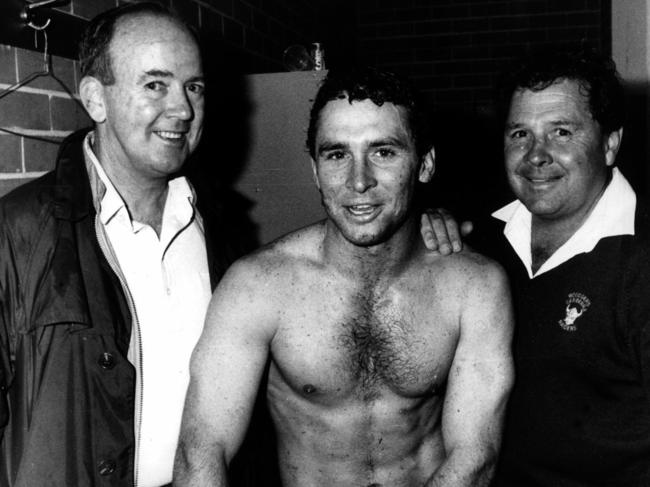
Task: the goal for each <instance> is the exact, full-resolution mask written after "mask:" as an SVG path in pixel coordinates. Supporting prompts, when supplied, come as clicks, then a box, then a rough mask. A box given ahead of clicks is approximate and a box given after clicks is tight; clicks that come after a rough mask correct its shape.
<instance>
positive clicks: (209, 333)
mask: <svg viewBox="0 0 650 487" xmlns="http://www.w3.org/2000/svg"><path fill="white" fill-rule="evenodd" d="M261 274H262V272H261V271H260V270H259V268H258V266H256V265H255V264H250V263H248V262H244V263H242V262H238V263H236V264H235V265H233V267H232V268H231V269H230V270H229V271H228V273H227V274H226V276H225V277H224V279H223V280H222V282H221V283H220V284H219V287H218V288H217V290H216V291H215V293H214V295H213V297H212V300H211V302H210V306H209V308H208V314H207V317H206V322H205V328H204V330H203V334H202V335H201V338H200V339H199V342H198V344H197V346H196V349H195V350H194V353H193V355H192V362H191V366H190V385H189V389H188V394H187V399H186V402H185V410H184V412H183V422H182V425H181V434H180V440H179V446H178V450H177V452H176V460H175V464H174V485H175V486H177V487H181V486H192V487H196V486H207V485H210V486H225V485H227V480H226V469H227V465H228V463H229V462H230V460H231V459H232V457H233V456H234V455H235V453H236V452H237V450H238V449H239V447H240V445H241V442H242V441H243V438H244V435H245V433H246V428H247V426H248V422H249V420H250V416H251V413H252V409H253V404H254V401H255V396H256V393H257V389H258V387H259V383H260V379H261V376H262V373H263V370H264V366H265V363H266V359H267V356H268V351H269V345H270V341H271V339H272V336H273V330H272V326H273V323H274V320H273V313H272V311H271V310H270V309H269V306H268V303H269V300H268V299H267V293H266V292H265V291H266V289H265V288H264V283H265V282H267V281H268V280H269V279H268V276H267V277H266V279H265V278H264V276H262V275H261ZM267 285H268V284H267Z"/></svg>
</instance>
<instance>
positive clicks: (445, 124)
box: [420, 108, 511, 221]
mask: <svg viewBox="0 0 650 487" xmlns="http://www.w3.org/2000/svg"><path fill="white" fill-rule="evenodd" d="M498 125H499V124H498V123H497V121H496V116H494V115H493V114H483V115H481V114H477V113H475V112H470V111H462V110H459V109H457V108H453V109H451V108H450V109H439V110H435V111H433V120H432V131H433V143H434V148H435V151H436V172H435V174H434V177H433V180H432V181H431V183H429V184H428V185H426V186H425V187H424V188H422V191H421V192H420V205H422V206H423V207H428V208H437V207H443V208H445V209H448V210H450V211H451V212H452V213H453V215H454V216H455V217H456V218H458V219H459V220H473V221H475V220H476V219H477V218H479V217H485V216H487V215H489V213H491V212H492V211H494V210H495V209H497V208H498V207H499V206H500V205H503V204H505V203H506V202H507V201H509V199H510V198H511V196H510V191H509V189H508V186H507V182H506V178H505V171H504V168H503V162H502V161H503V158H502V150H501V147H502V142H501V141H502V133H501V130H500V129H499V127H498Z"/></svg>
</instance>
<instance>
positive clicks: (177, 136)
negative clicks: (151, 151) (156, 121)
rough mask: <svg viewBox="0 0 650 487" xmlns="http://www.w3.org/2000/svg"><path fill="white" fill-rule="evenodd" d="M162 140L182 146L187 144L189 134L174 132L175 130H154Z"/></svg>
mask: <svg viewBox="0 0 650 487" xmlns="http://www.w3.org/2000/svg"><path fill="white" fill-rule="evenodd" d="M153 133H154V134H156V136H158V137H159V138H160V139H162V140H164V141H165V142H167V143H170V144H175V145H180V144H184V143H185V139H186V138H187V132H181V131H173V130H154V132H153Z"/></svg>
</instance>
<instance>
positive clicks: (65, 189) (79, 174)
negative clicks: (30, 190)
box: [54, 128, 94, 221]
mask: <svg viewBox="0 0 650 487" xmlns="http://www.w3.org/2000/svg"><path fill="white" fill-rule="evenodd" d="M90 130H91V129H90V128H86V129H82V130H79V131H77V132H74V133H72V134H70V135H69V136H68V137H67V138H66V139H65V140H64V141H63V143H62V144H61V148H60V149H59V154H58V156H57V160H56V168H55V169H54V173H55V180H56V187H55V189H54V215H55V216H56V218H60V219H63V220H71V221H77V220H80V219H82V218H84V217H85V216H87V215H88V214H89V213H91V212H94V209H93V202H92V193H91V191H90V182H89V180H88V172H87V171H86V165H85V163H84V155H83V148H82V147H83V140H84V138H85V137H86V134H87V133H88V132H89V131H90Z"/></svg>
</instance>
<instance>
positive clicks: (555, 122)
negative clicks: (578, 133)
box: [506, 119, 582, 130]
mask: <svg viewBox="0 0 650 487" xmlns="http://www.w3.org/2000/svg"><path fill="white" fill-rule="evenodd" d="M546 123H547V124H548V125H553V126H558V125H572V126H574V127H579V126H581V125H582V123H580V122H576V121H573V120H567V119H558V120H551V121H550V122H546ZM525 126H526V124H525V123H520V122H509V123H506V130H512V129H517V128H522V127H525Z"/></svg>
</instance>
